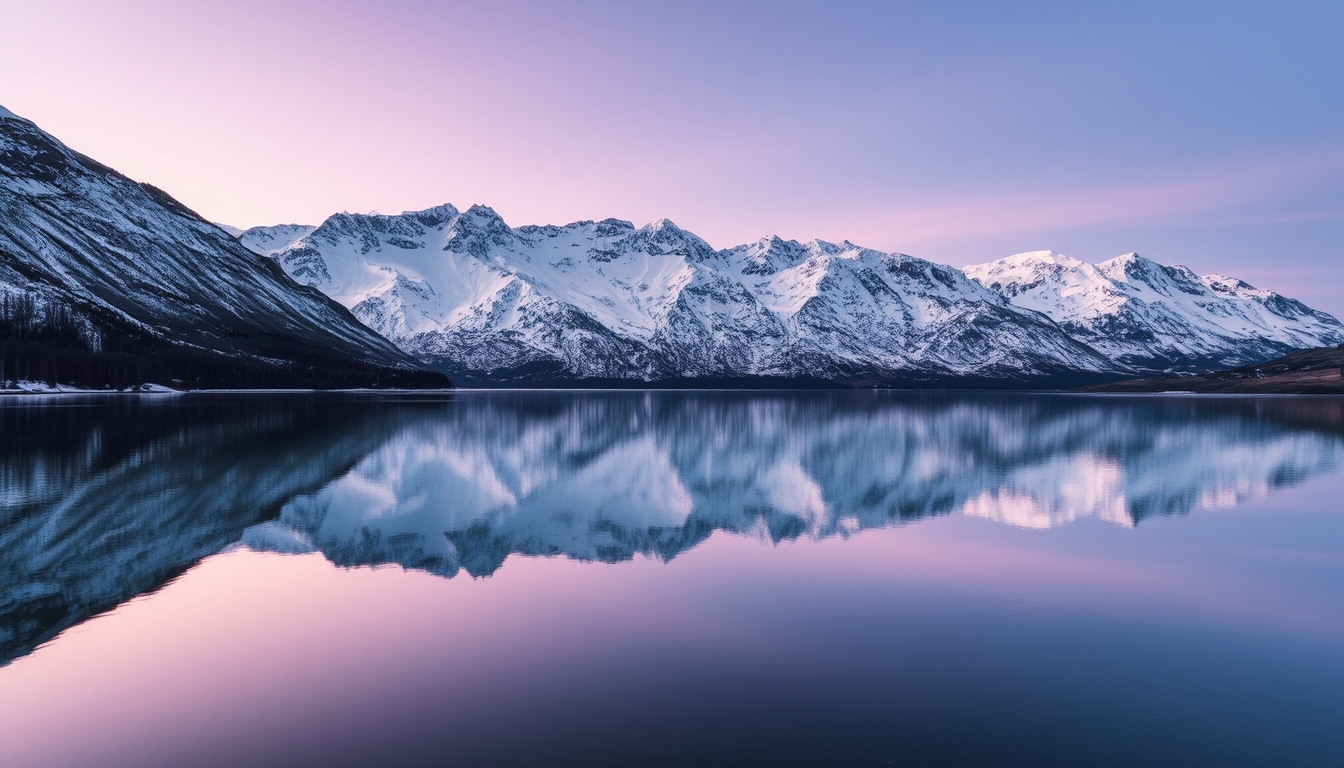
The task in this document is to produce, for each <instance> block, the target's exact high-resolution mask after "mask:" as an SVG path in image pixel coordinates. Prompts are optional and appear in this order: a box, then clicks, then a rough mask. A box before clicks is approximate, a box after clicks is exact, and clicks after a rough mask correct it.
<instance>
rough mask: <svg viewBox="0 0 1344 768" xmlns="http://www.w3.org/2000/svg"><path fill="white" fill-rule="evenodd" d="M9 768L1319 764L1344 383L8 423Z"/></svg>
mask: <svg viewBox="0 0 1344 768" xmlns="http://www.w3.org/2000/svg"><path fill="white" fill-rule="evenodd" d="M0 429H2V430H3V432H0V451H3V453H0V478H2V480H0V483H2V484H0V505H2V506H0V765H3V766H7V767H9V766H137V767H143V766H185V765H191V766H215V765H218V766H233V765H287V766H307V765H312V766H344V765H390V764H408V765H462V766H476V765H482V766H484V765H752V764H754V765H837V766H839V765H877V766H881V765H1058V766H1077V765H1117V766H1120V765H1150V766H1157V765H1172V766H1176V765H1180V766H1189V765H1209V766H1234V765H1247V766H1261V765H1295V766H1312V765H1321V766H1338V765H1344V503H1341V499H1344V399H1342V398H1329V397H1300V398H1293V397H1259V398H1255V397H1246V398H1234V397H1193V396H1165V397H1163V396H1133V397H1121V396H1083V395H1066V394H1032V393H975V392H960V393H958V392H889V391H843V392H841V391H812V392H669V391H662V392H642V391H636V392H460V393H456V394H453V395H442V396H427V395H413V394H397V395H371V394H312V393H307V394H303V393H300V394H232V395H226V394H195V395H153V396H108V397H95V396H87V397H85V396H59V397H10V398H3V399H0Z"/></svg>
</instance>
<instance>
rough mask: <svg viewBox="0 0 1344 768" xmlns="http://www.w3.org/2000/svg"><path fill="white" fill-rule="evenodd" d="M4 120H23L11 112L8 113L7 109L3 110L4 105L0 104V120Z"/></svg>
mask: <svg viewBox="0 0 1344 768" xmlns="http://www.w3.org/2000/svg"><path fill="white" fill-rule="evenodd" d="M4 119H10V120H22V119H23V118H22V117H19V116H18V115H16V114H14V113H13V112H10V111H9V110H8V109H5V105H3V104H0V120H4Z"/></svg>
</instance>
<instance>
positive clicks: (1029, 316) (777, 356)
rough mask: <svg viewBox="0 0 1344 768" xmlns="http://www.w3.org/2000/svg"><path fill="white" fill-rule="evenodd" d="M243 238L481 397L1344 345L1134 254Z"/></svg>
mask: <svg viewBox="0 0 1344 768" xmlns="http://www.w3.org/2000/svg"><path fill="white" fill-rule="evenodd" d="M233 231H235V232H237V231H238V230H233ZM239 240H240V242H242V243H243V244H244V245H246V246H248V247H249V248H251V249H252V250H253V251H255V252H256V253H258V254H261V255H264V256H267V257H269V258H271V259H274V260H275V262H276V263H278V264H279V265H280V266H281V267H282V268H283V269H284V270H285V271H286V272H287V273H288V274H290V275H291V276H292V277H293V278H294V279H295V280H297V281H299V282H301V283H303V284H305V285H308V286H312V287H314V288H317V289H318V290H321V291H322V292H324V293H326V294H327V295H328V296H330V297H332V298H333V299H335V300H336V301H338V302H340V303H341V304H342V305H344V306H346V307H348V308H349V309H350V310H351V311H352V312H353V313H354V315H355V316H356V317H357V318H359V319H360V320H361V321H363V322H364V323H366V324H367V325H368V326H369V327H371V328H373V329H374V330H376V331H378V332H379V333H381V334H382V335H383V336H384V337H386V338H388V339H389V340H391V341H392V342H394V343H396V344H397V345H398V346H399V347H400V348H401V349H402V350H404V351H406V352H407V353H409V354H411V355H413V356H415V357H416V358H417V359H418V360H420V361H421V362H422V363H423V364H425V365H427V366H431V367H433V368H435V369H437V370H441V371H444V372H446V373H448V374H449V375H451V376H452V377H453V378H454V379H455V380H457V381H460V382H464V383H471V384H475V385H484V386H497V385H520V384H521V385H551V384H555V385H573V384H580V385H583V384H588V385H606V386H610V385H616V386H632V385H633V386H642V385H646V384H649V383H662V384H672V385H703V384H734V383H744V384H748V385H758V384H761V383H780V384H786V385H792V386H797V385H800V384H802V385H808V384H822V385H830V384H836V383H843V384H850V385H860V386H862V385H878V386H886V385H891V386H928V385H932V386H949V385H951V386H955V385H963V386H965V385H971V386H994V387H1002V386H1015V385H1017V386H1021V385H1028V386H1039V385H1045V386H1075V385H1079V384H1082V383H1095V382H1101V381H1112V380H1116V379H1122V378H1132V377H1133V376H1135V375H1151V374H1155V373H1169V372H1193V371H1201V370H1209V369H1215V368H1225V367H1234V366H1239V365H1245V364H1249V363H1255V362H1259V361H1262V360H1267V359H1269V358H1273V357H1277V356H1279V355H1282V354H1285V353H1287V352H1290V351H1293V350H1298V349H1304V348H1312V347H1323V346H1334V345H1336V344H1339V343H1341V342H1344V325H1341V324H1340V322H1339V321H1338V320H1337V319H1335V318H1334V317H1331V316H1330V315H1327V314H1325V313H1323V312H1319V311H1316V310H1313V309H1311V308H1310V307H1307V306H1305V305H1304V304H1302V303H1301V302H1298V301H1294V300H1292V299H1288V298H1285V297H1283V296H1280V295H1278V294H1276V293H1274V292H1272V291H1266V290H1258V289H1256V288H1254V287H1252V286H1250V285H1248V284H1246V283H1244V282H1242V281H1240V280H1236V279H1233V278H1228V277H1223V276H1219V275H1205V276H1200V275H1196V274H1194V273H1193V272H1191V271H1190V270H1188V269H1186V268H1184V267H1168V266H1163V265H1161V264H1157V263H1155V262H1152V261H1150V260H1148V259H1144V258H1142V257H1140V256H1138V255H1137V254H1127V255H1124V256H1120V257H1118V258H1115V259H1112V260H1110V261H1107V262H1105V263H1103V264H1098V265H1092V264H1087V263H1083V262H1081V261H1077V260H1075V259H1071V258H1069V257H1067V256H1063V255H1060V254H1056V253H1052V252H1048V251H1039V252H1033V253H1025V254H1020V255H1017V256H1013V257H1010V258H1007V259H1002V260H1000V261H997V262H993V263H990V264H983V265H980V266H975V267H969V268H967V269H966V270H958V269H955V268H953V267H948V266H943V265H939V264H934V263H931V262H928V261H923V260H921V259H917V258H913V257H910V256H905V255H902V254H891V253H881V252H878V251H873V250H869V249H866V248H861V247H859V246H856V245H853V244H851V243H849V242H843V243H839V244H835V243H827V242H823V241H820V240H813V241H811V242H808V243H799V242H796V241H792V240H790V241H785V240H781V239H779V238H777V237H774V238H764V239H762V240H760V241H758V242H755V243H752V244H750V245H743V246H738V247H735V248H728V249H725V250H715V249H714V248H712V247H711V246H709V245H708V244H707V243H706V242H705V241H704V240H701V239H700V238H699V237H696V236H695V235H694V234H691V233H690V232H687V231H685V230H682V229H680V228H678V227H677V226H676V225H674V224H672V223H671V222H670V221H667V220H662V221H658V222H655V223H653V224H649V225H648V226H645V227H640V228H636V227H634V226H633V225H632V224H630V223H629V222H626V221H620V220H617V219H607V220H605V221H599V222H592V221H581V222H576V223H574V224H569V225H566V226H561V227H558V226H544V227H538V226H524V227H517V228H513V227H509V226H508V225H506V224H505V223H504V221H503V220H502V219H500V217H499V216H498V215H496V214H495V212H494V211H492V210H491V209H489V208H486V207H483V206H473V207H472V208H470V209H469V210H467V211H459V210H458V209H457V208H455V207H453V206H451V205H443V206H439V207H437V208H431V209H429V210H424V211H418V212H407V213H403V214H401V215H397V216H384V215H378V214H369V215H357V214H348V213H342V214H337V215H335V216H332V217H330V218H328V219H327V220H326V221H325V222H323V223H322V225H321V226H318V227H312V226H304V225H294V224H288V225H281V226H278V227H256V228H253V229H250V230H246V231H242V232H240V233H239Z"/></svg>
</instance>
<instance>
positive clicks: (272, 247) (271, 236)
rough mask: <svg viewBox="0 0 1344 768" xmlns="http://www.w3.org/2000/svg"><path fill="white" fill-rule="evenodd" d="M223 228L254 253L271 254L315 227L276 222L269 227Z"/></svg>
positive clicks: (286, 246)
mask: <svg viewBox="0 0 1344 768" xmlns="http://www.w3.org/2000/svg"><path fill="white" fill-rule="evenodd" d="M223 229H224V231H225V232H228V233H229V234H231V235H233V236H234V237H236V238H238V242H240V243H242V244H243V245H245V246H247V247H248V248H249V249H250V250H251V251H253V252H254V253H260V254H261V255H262V256H271V255H273V254H276V253H279V252H280V251H283V250H284V249H286V248H288V247H289V246H291V245H293V244H294V243H296V242H298V241H299V239H300V238H303V237H306V236H307V235H308V234H309V233H311V232H312V231H313V230H315V229H317V227H315V226H313V225H311V224H276V225H275V226H270V227H264V226H263V227H252V228H250V229H245V230H242V231H241V232H236V231H233V230H234V229H235V228H234V227H224V228H223Z"/></svg>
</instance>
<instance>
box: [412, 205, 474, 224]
mask: <svg viewBox="0 0 1344 768" xmlns="http://www.w3.org/2000/svg"><path fill="white" fill-rule="evenodd" d="M460 213H461V212H460V211H458V210H457V206H455V205H453V204H452V203H443V204H442V205H436V206H434V207H433V208H426V209H424V210H423V211H402V213H401V215H402V216H405V217H407V218H412V219H415V220H416V221H419V222H420V223H421V224H424V225H425V226H429V227H437V226H438V225H440V224H443V223H444V222H447V221H451V220H452V219H453V218H455V217H457V216H458V215H459V214H460Z"/></svg>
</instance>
